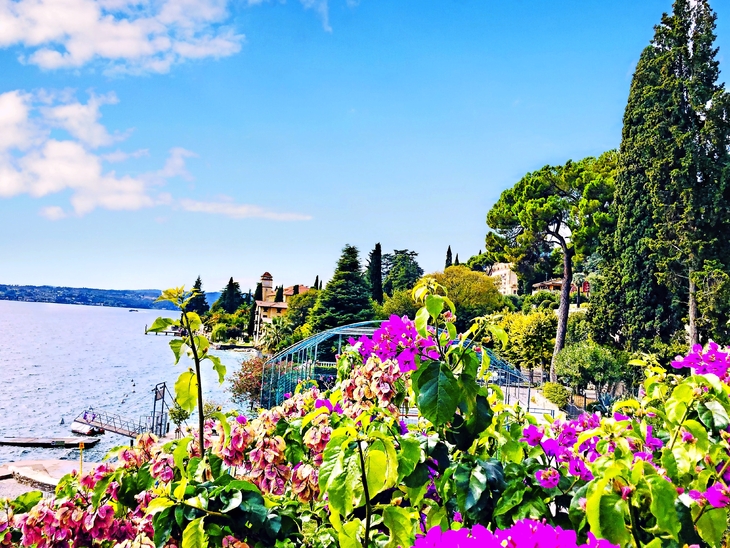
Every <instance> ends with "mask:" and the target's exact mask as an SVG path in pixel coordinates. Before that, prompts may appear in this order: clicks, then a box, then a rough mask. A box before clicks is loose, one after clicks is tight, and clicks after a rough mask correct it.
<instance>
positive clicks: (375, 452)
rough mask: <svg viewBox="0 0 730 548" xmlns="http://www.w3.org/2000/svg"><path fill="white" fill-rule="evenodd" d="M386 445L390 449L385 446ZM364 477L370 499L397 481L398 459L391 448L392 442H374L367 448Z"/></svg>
mask: <svg viewBox="0 0 730 548" xmlns="http://www.w3.org/2000/svg"><path fill="white" fill-rule="evenodd" d="M388 443H389V444H390V448H388V447H387V446H386V445H387V444H388ZM389 449H392V451H389ZM365 477H366V478H367V485H368V494H369V495H370V498H371V499H372V498H373V497H375V495H377V494H378V493H381V492H382V491H385V490H386V489H390V488H391V487H393V486H394V485H395V483H396V481H397V480H398V457H397V456H396V453H395V448H393V442H391V441H390V440H375V441H374V442H373V443H372V444H371V445H370V447H368V449H367V452H366V454H365Z"/></svg>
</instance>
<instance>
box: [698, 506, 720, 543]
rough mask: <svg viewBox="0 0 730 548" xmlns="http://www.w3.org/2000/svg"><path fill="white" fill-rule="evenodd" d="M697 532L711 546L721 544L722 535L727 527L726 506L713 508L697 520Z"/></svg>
mask: <svg viewBox="0 0 730 548" xmlns="http://www.w3.org/2000/svg"><path fill="white" fill-rule="evenodd" d="M696 526H697V532H698V533H699V534H700V537H702V540H704V541H705V542H706V543H707V544H709V545H710V546H711V547H712V548H719V547H720V546H721V545H722V536H723V534H724V533H725V529H726V527H727V508H713V509H711V510H708V511H706V512H705V513H703V514H702V515H701V516H700V518H699V519H698V520H697V524H696Z"/></svg>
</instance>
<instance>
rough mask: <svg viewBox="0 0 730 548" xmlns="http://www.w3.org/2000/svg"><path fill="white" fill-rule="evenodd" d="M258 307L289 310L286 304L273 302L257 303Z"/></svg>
mask: <svg viewBox="0 0 730 548" xmlns="http://www.w3.org/2000/svg"><path fill="white" fill-rule="evenodd" d="M256 306H258V307H259V308H289V305H288V304H286V303H275V302H271V301H256Z"/></svg>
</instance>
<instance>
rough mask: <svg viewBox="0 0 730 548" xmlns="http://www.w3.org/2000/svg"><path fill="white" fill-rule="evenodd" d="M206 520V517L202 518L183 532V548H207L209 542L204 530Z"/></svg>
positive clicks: (191, 523)
mask: <svg viewBox="0 0 730 548" xmlns="http://www.w3.org/2000/svg"><path fill="white" fill-rule="evenodd" d="M204 519H205V517H202V518H198V519H194V520H193V521H191V522H190V523H188V525H187V527H185V530H184V531H183V536H182V548H207V546H208V541H207V540H206V538H205V529H204V528H203V520H204Z"/></svg>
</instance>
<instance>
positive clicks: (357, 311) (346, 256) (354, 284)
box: [310, 245, 374, 332]
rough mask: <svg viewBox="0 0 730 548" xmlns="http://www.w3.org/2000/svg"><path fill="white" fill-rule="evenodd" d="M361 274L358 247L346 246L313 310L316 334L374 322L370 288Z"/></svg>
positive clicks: (312, 323)
mask: <svg viewBox="0 0 730 548" xmlns="http://www.w3.org/2000/svg"><path fill="white" fill-rule="evenodd" d="M361 271H362V269H361V266H360V257H359V253H358V250H357V248H356V247H354V246H351V245H346V246H345V247H344V249H343V250H342V256H341V257H340V259H339V261H338V262H337V268H336V270H335V273H334V275H333V276H332V279H331V280H330V282H329V283H328V284H327V287H325V288H324V289H323V290H322V291H320V294H319V298H318V299H317V303H316V304H315V305H314V307H313V308H312V313H311V316H310V323H311V325H312V329H313V330H314V331H315V332H319V331H324V330H325V329H330V328H333V327H339V326H341V325H347V324H350V323H355V322H362V321H365V320H372V319H373V317H374V311H373V307H372V303H371V300H370V287H369V286H368V283H367V280H365V278H364V276H363V275H362V273H361Z"/></svg>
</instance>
